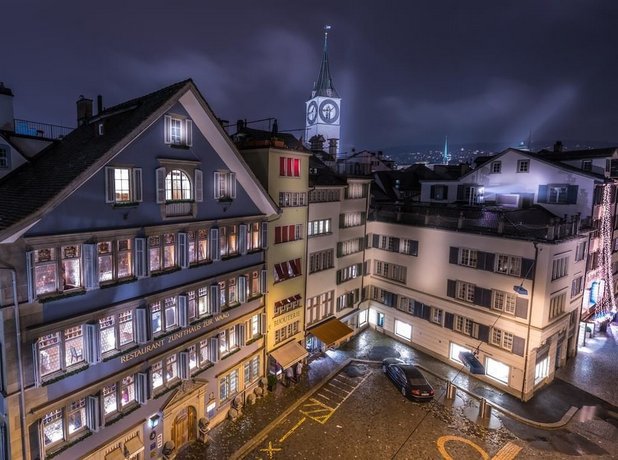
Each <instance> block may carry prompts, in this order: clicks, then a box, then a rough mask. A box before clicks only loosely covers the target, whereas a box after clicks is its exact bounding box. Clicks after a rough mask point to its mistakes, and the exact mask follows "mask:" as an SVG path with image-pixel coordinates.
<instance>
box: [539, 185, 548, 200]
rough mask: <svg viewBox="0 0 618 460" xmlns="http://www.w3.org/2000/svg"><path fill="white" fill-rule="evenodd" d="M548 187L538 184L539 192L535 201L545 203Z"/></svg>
mask: <svg viewBox="0 0 618 460" xmlns="http://www.w3.org/2000/svg"><path fill="white" fill-rule="evenodd" d="M547 195H548V187H547V185H539V192H538V195H537V200H536V201H537V202H539V203H547Z"/></svg>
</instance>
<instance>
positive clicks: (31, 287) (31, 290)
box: [26, 251, 36, 302]
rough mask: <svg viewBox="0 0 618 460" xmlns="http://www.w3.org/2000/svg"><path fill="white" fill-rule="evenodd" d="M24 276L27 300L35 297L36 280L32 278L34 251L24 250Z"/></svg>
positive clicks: (32, 299)
mask: <svg viewBox="0 0 618 460" xmlns="http://www.w3.org/2000/svg"><path fill="white" fill-rule="evenodd" d="M26 278H27V279H28V302H34V300H35V299H36V282H35V279H34V251H28V252H26Z"/></svg>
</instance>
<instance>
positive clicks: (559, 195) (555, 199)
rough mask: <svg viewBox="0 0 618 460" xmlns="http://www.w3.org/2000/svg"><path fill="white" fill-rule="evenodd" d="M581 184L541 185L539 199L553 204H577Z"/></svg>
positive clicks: (541, 201) (540, 201)
mask: <svg viewBox="0 0 618 460" xmlns="http://www.w3.org/2000/svg"><path fill="white" fill-rule="evenodd" d="M578 190H579V186H577V185H569V184H548V185H539V189H538V195H537V201H538V202H539V203H552V204H576V203H577V195H578Z"/></svg>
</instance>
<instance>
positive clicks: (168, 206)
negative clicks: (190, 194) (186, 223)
mask: <svg viewBox="0 0 618 460" xmlns="http://www.w3.org/2000/svg"><path fill="white" fill-rule="evenodd" d="M191 214H193V202H188V201H179V202H170V203H165V215H166V216H167V217H178V216H190V215H191Z"/></svg>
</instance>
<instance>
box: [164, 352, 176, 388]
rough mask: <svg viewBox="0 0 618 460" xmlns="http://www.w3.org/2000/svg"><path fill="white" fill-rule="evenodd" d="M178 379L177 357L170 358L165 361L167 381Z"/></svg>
mask: <svg viewBox="0 0 618 460" xmlns="http://www.w3.org/2000/svg"><path fill="white" fill-rule="evenodd" d="M177 377H178V363H177V362H176V355H172V356H169V357H168V358H167V359H166V360H165V381H166V382H169V381H171V380H174V379H175V378H177Z"/></svg>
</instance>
